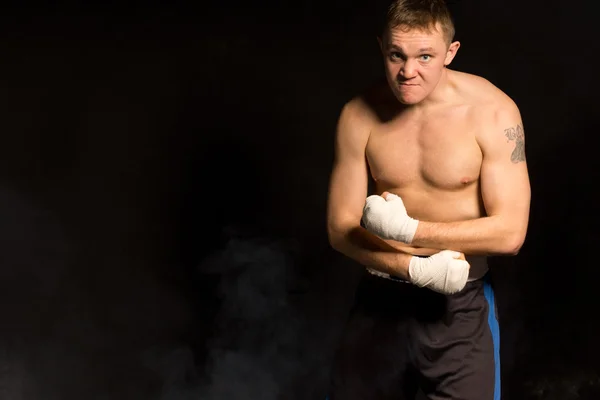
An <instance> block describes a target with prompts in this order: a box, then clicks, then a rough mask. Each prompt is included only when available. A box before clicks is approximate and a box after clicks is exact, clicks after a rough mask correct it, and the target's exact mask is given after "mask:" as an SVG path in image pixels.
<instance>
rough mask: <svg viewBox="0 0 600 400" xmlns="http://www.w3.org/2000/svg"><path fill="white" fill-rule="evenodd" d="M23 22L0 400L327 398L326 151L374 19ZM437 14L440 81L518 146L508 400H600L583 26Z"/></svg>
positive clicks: (357, 84)
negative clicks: (502, 117) (513, 126)
mask: <svg viewBox="0 0 600 400" xmlns="http://www.w3.org/2000/svg"><path fill="white" fill-rule="evenodd" d="M194 3H196V2H194ZM15 4H17V3H14V4H12V5H7V3H5V5H4V6H3V7H4V8H3V9H2V12H1V16H0V21H1V23H0V55H1V60H0V93H1V96H0V98H1V99H2V103H1V105H2V106H1V107H0V115H1V117H2V118H1V119H0V121H1V122H0V128H1V130H0V166H1V168H0V177H1V179H0V238H1V241H0V258H1V259H2V263H1V264H0V296H1V299H2V300H1V301H0V315H1V316H2V319H1V320H0V321H2V329H0V339H1V341H0V398H2V399H10V400H13V399H14V400H20V399H27V400H29V399H35V400H37V399H41V400H46V399H48V400H54V399H98V400H100V399H102V400H104V399H157V400H158V399H160V400H181V399H203V400H205V399H206V400H222V399H232V400H236V399H265V400H269V399H279V398H281V399H322V398H324V396H325V387H326V384H327V379H328V372H329V371H328V368H329V364H330V362H331V357H332V356H333V352H334V349H335V344H336V341H337V340H338V338H339V335H340V334H341V332H342V330H343V328H344V320H345V318H346V317H347V314H348V311H349V307H350V304H351V301H352V294H353V290H354V288H355V285H356V283H357V281H358V279H359V278H360V275H361V273H362V271H361V268H360V267H358V266H357V265H355V264H353V263H351V262H349V261H348V260H347V259H344V258H343V257H341V256H339V255H338V254H335V253H334V252H332V251H331V250H330V249H329V246H328V244H327V241H326V235H325V220H324V216H325V201H326V191H327V183H328V179H329V168H330V166H331V160H332V139H333V132H334V128H335V124H336V119H337V116H338V113H339V111H340V108H341V106H342V105H343V104H344V102H345V101H347V100H348V99H349V98H351V97H352V96H354V95H355V94H356V93H358V92H359V91H360V90H361V89H363V88H364V87H366V86H368V85H369V84H370V83H371V82H372V81H373V80H375V79H378V78H379V77H381V73H382V68H381V62H380V58H379V54H378V47H377V42H376V37H375V34H376V27H377V22H378V20H377V18H376V15H377V13H378V12H381V10H382V7H383V6H384V5H385V2H384V1H380V0H378V1H377V2H370V1H361V2H358V1H355V2H342V1H338V0H335V1H329V2H317V1H308V0H307V1H304V2H275V1H271V2H265V1H262V2H224V3H222V4H218V5H214V4H212V5H209V4H201V3H198V4H193V5H192V2H187V3H186V2H183V1H179V2H177V1H172V2H164V4H163V3H161V2H158V1H154V2H144V3H142V2H139V3H136V2H129V3H127V5H125V4H124V3H117V2H112V3H111V2H105V3H103V4H92V3H83V2H76V1H70V2H66V1H65V2H54V3H52V4H50V3H41V2H38V3H35V4H34V3H28V4H26V3H22V2H21V3H18V4H19V5H18V6H17V5H15ZM452 9H453V11H454V13H455V19H456V22H457V30H458V39H459V40H461V41H462V45H463V46H462V48H461V50H460V51H459V54H458V57H457V58H456V60H455V62H454V64H453V66H454V68H456V69H461V70H464V71H466V72H471V73H475V74H480V75H482V76H484V77H486V78H488V79H489V80H490V81H492V82H493V83H495V84H496V85H498V86H499V87H500V88H502V89H503V90H504V91H505V92H507V93H508V94H509V95H510V96H511V97H512V98H513V99H514V100H515V101H516V102H517V104H518V105H519V106H520V109H521V112H522V115H523V119H524V123H525V129H526V132H527V138H528V139H527V155H528V160H529V167H530V174H531V180H532V190H533V199H532V210H531V223H530V230H529V233H528V238H527V242H526V244H525V246H524V248H523V250H522V252H521V253H520V254H519V256H517V257H514V258H509V259H508V258H507V259H498V260H495V262H494V270H493V272H494V277H495V279H496V282H497V297H498V302H499V311H500V318H501V322H502V358H503V382H504V388H503V389H504V393H505V398H511V399H520V398H531V399H534V398H537V399H542V398H543V399H561V400H562V399H577V398H581V399H592V398H599V397H598V396H600V395H598V392H596V394H593V393H592V392H593V391H594V390H598V386H600V382H599V380H600V374H599V373H598V362H597V361H596V358H597V357H599V356H600V344H599V343H598V341H597V340H596V338H597V336H598V331H599V329H598V327H597V325H598V324H597V321H596V309H597V305H598V301H597V300H596V290H595V289H596V288H595V286H596V283H597V282H598V278H600V273H599V272H598V268H597V262H596V257H597V254H598V252H597V240H598V234H597V233H596V226H597V224H598V218H597V216H596V212H595V210H594V207H595V205H596V202H595V201H594V200H595V196H594V195H593V192H594V190H595V187H594V185H595V184H596V183H597V182H598V179H597V178H598V160H599V158H598V156H597V147H596V144H595V143H596V141H595V137H596V135H597V134H598V132H599V130H598V121H597V118H596V115H595V114H596V103H595V94H596V92H597V90H598V89H599V87H598V86H599V80H598V79H597V78H596V71H595V70H593V69H592V65H593V64H592V59H593V57H594V54H595V52H597V45H596V44H597V35H596V34H595V32H594V29H595V25H594V23H595V20H594V19H593V15H594V14H593V13H592V12H591V11H592V2H588V4H579V3H578V4H577V5H576V6H575V5H573V6H571V5H570V4H564V2H558V1H546V2H533V1H530V2H519V1H515V0H506V1H503V2H492V1H489V0H464V1H453V2H452ZM594 388H595V389H594Z"/></svg>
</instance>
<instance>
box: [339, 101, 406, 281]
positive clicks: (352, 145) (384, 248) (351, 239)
mask: <svg viewBox="0 0 600 400" xmlns="http://www.w3.org/2000/svg"><path fill="white" fill-rule="evenodd" d="M370 118H372V116H371V115H369V112H368V110H367V106H366V105H365V104H364V103H362V101H361V100H358V99H356V100H353V101H352V102H350V103H348V104H347V105H346V106H345V107H344V109H343V110H342V113H341V115H340V118H339V121H338V126H337V131H336V141H335V159H334V163H333V169H332V173H331V178H330V184H329V196H328V204H327V230H328V235H329V242H330V244H331V246H332V247H333V248H334V249H335V250H337V251H339V252H340V253H342V254H344V255H346V256H347V257H350V258H352V259H353V260H354V261H356V262H358V263H360V264H362V265H364V266H365V267H368V268H372V269H375V270H378V271H381V272H385V273H387V274H390V275H394V276H397V277H400V278H403V279H407V278H408V265H409V263H410V258H411V255H410V254H407V253H403V252H400V251H398V250H396V249H395V248H393V247H392V246H390V245H389V244H387V243H386V242H384V241H383V240H382V239H380V238H378V237H377V236H375V235H373V234H371V233H370V232H368V231H366V230H365V229H364V228H362V227H361V226H360V220H361V217H362V210H363V205H364V202H365V198H366V197H367V192H368V166H367V161H366V157H365V148H366V146H367V141H368V140H369V133H370V129H371V128H370V126H371V124H370V123H369V120H370Z"/></svg>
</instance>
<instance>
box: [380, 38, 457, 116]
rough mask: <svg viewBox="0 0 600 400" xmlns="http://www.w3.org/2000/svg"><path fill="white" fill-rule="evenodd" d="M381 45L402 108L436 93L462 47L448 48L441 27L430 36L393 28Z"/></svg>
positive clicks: (392, 85) (392, 86)
mask: <svg viewBox="0 0 600 400" xmlns="http://www.w3.org/2000/svg"><path fill="white" fill-rule="evenodd" d="M380 44H381V51H382V53H383V59H384V63H385V71H386V77H387V81H388V83H389V85H390V88H391V89H392V92H393V93H394V95H395V96H396V98H397V99H398V100H399V101H400V102H401V103H402V104H417V103H419V102H421V101H422V100H424V99H425V98H426V97H427V96H428V95H429V94H430V93H431V92H433V90H434V89H435V88H436V87H437V84H438V82H439V81H440V78H441V76H442V73H443V71H444V67H445V66H446V65H448V64H450V62H451V61H452V59H453V58H454V55H455V54H456V51H457V50H458V47H459V46H460V44H459V43H458V42H454V43H452V44H451V45H450V46H448V43H447V41H446V39H445V37H444V35H443V33H442V31H441V29H439V27H437V29H435V30H432V31H431V32H427V31H423V30H405V29H400V28H393V29H390V30H389V31H388V32H387V34H386V35H385V36H384V37H383V39H382V40H380Z"/></svg>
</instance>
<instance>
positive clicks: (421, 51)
mask: <svg viewBox="0 0 600 400" xmlns="http://www.w3.org/2000/svg"><path fill="white" fill-rule="evenodd" d="M388 46H389V47H390V48H394V49H397V50H400V51H401V52H403V53H404V50H402V49H401V48H400V47H398V46H396V45H395V44H389V45H388ZM434 51H435V49H434V48H433V47H422V48H420V49H419V53H425V52H434Z"/></svg>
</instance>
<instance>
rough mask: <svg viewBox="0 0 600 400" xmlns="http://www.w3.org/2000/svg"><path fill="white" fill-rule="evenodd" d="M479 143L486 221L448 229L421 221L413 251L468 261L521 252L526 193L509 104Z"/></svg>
mask: <svg viewBox="0 0 600 400" xmlns="http://www.w3.org/2000/svg"><path fill="white" fill-rule="evenodd" d="M478 141H479V145H480V147H481V150H482V152H483V161H482V166H481V174H480V180H481V194H482V198H483V203H484V206H485V210H486V217H483V218H477V219H473V220H467V221H460V222H449V223H437V222H426V221H420V222H419V225H418V228H417V231H416V233H415V236H414V238H413V241H412V243H411V244H412V245H414V246H423V247H434V248H450V249H453V250H456V251H461V252H464V253H465V254H471V255H503V254H504V255H514V254H516V253H518V251H519V250H520V248H521V246H522V244H523V242H524V240H525V235H526V232H527V225H528V220H529V204H530V198H531V189H530V185H529V176H528V171H527V163H526V161H525V135H524V130H523V124H522V121H521V116H520V113H519V111H518V109H517V107H516V105H515V104H514V103H513V102H512V101H508V100H507V101H506V104H504V105H502V106H501V107H500V108H499V109H498V110H496V111H495V113H494V116H493V118H492V122H491V124H489V126H488V128H487V129H485V130H483V131H482V132H480V133H479V134H478Z"/></svg>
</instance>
